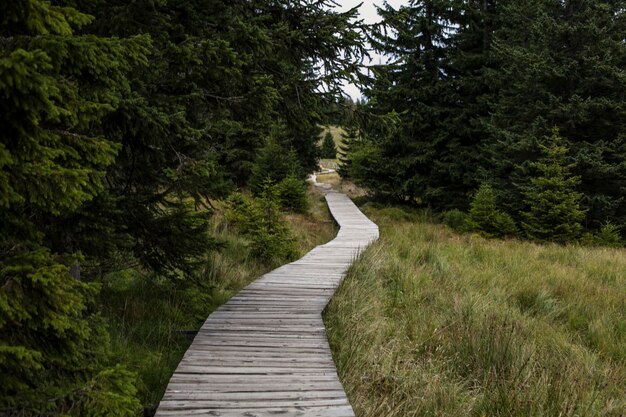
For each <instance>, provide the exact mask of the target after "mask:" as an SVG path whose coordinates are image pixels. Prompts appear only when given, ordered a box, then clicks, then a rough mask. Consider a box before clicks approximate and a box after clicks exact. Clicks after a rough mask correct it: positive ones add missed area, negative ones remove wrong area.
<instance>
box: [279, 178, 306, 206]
mask: <svg viewBox="0 0 626 417" xmlns="http://www.w3.org/2000/svg"><path fill="white" fill-rule="evenodd" d="M306 188H307V185H306V183H305V182H304V181H302V180H301V179H299V178H297V177H296V176H294V175H290V176H288V177H287V178H285V179H284V180H282V181H281V182H279V183H278V184H276V185H275V191H276V194H277V197H278V201H279V203H280V206H281V207H282V208H283V209H286V210H290V211H294V212H296V213H306V212H307V211H308V209H309V200H308V199H307V195H306Z"/></svg>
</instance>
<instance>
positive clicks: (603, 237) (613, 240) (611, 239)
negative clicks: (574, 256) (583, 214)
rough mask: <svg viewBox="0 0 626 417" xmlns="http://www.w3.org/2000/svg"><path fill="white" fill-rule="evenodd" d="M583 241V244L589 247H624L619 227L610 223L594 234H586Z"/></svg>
mask: <svg viewBox="0 0 626 417" xmlns="http://www.w3.org/2000/svg"><path fill="white" fill-rule="evenodd" d="M582 240H583V244H585V245H589V246H608V247H610V248H621V247H623V246H624V244H623V243H622V238H621V236H620V234H619V227H617V226H616V225H614V224H612V223H610V222H606V223H605V224H604V225H603V226H602V227H601V228H600V230H598V231H597V232H595V233H594V234H591V233H585V234H584V236H583V239H582Z"/></svg>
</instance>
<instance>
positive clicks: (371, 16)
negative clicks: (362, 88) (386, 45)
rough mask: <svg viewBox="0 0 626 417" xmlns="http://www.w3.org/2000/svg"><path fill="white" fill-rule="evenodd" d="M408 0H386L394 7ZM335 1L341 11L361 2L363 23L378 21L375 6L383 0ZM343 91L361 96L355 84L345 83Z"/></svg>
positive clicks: (375, 57) (406, 2)
mask: <svg viewBox="0 0 626 417" xmlns="http://www.w3.org/2000/svg"><path fill="white" fill-rule="evenodd" d="M408 2H409V0H387V3H389V4H390V5H391V6H393V7H394V8H398V7H399V6H402V5H404V4H408ZM337 3H339V4H340V5H341V9H340V10H342V11H344V10H349V9H350V8H352V7H355V6H357V5H358V4H359V3H363V5H362V6H361V8H360V9H359V12H360V13H361V17H362V18H363V20H365V23H376V22H379V21H380V20H381V19H380V16H378V14H377V13H376V7H375V6H381V5H382V4H383V0H338V1H337ZM371 55H372V61H373V62H378V61H379V60H381V59H382V57H381V56H378V55H376V54H374V53H372V54H371ZM344 90H345V92H346V93H347V94H348V95H349V96H350V97H352V98H353V99H355V100H356V99H357V98H359V97H360V96H361V93H360V92H359V89H358V88H357V87H356V86H355V85H346V86H345V88H344Z"/></svg>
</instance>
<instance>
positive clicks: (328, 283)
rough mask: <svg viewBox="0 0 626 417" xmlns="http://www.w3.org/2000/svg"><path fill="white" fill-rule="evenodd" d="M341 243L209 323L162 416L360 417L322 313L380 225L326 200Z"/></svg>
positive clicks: (336, 196) (256, 287) (269, 278)
mask: <svg viewBox="0 0 626 417" xmlns="http://www.w3.org/2000/svg"><path fill="white" fill-rule="evenodd" d="M326 201H327V202H328V206H329V208H330V211H331V213H332V215H333V217H334V218H335V220H336V221H337V223H338V224H339V226H340V230H339V233H338V234H337V237H336V238H335V239H333V240H332V241H331V242H329V243H327V244H325V245H321V246H318V247H316V248H315V249H313V250H312V251H311V252H309V253H308V254H306V255H305V256H304V257H303V258H301V259H300V260H298V261H296V262H293V263H290V264H288V265H284V266H282V267H280V268H278V269H275V270H274V271H272V272H269V273H267V274H265V275H263V276H262V277H260V278H259V279H257V280H256V281H255V282H253V283H252V284H250V285H248V286H247V287H246V288H244V289H243V290H242V291H241V292H240V293H239V294H237V295H236V296H234V297H233V298H232V299H231V300H230V301H228V302H227V303H226V304H224V305H223V306H222V307H220V308H219V309H218V310H216V311H215V312H214V313H213V314H211V315H210V316H209V318H208V319H207V320H206V322H205V323H204V325H203V326H202V328H201V329H200V331H199V332H198V335H197V336H196V338H195V339H194V341H193V343H192V344H191V346H190V347H189V350H187V353H186V354H185V356H184V357H183V359H182V361H181V362H180V364H179V365H178V368H177V369H176V371H175V372H174V375H173V376H172V378H171V380H170V382H169V385H168V386H167V390H166V392H165V396H164V397H163V399H162V401H161V403H160V405H159V408H158V410H157V413H156V416H157V417H167V416H211V417H216V416H221V417H268V416H284V417H295V416H308V417H354V412H353V411H352V407H351V406H350V403H349V402H348V398H347V397H346V394H345V392H344V390H343V387H342V386H341V383H340V382H339V378H338V377H337V371H336V369H335V364H334V362H333V359H332V356H331V352H330V348H329V346H328V341H327V339H326V331H325V329H324V323H323V322H322V315H321V313H322V310H323V309H324V307H325V306H326V304H327V303H328V301H329V300H330V298H331V297H332V295H333V293H334V292H335V289H336V288H337V286H338V285H339V283H340V282H341V279H342V278H343V276H344V275H345V273H346V270H347V269H348V267H349V266H350V264H351V263H352V261H353V260H354V259H355V258H356V257H357V256H358V254H359V252H360V251H361V250H362V249H364V248H365V247H366V246H367V245H369V244H370V243H371V242H372V241H374V240H376V239H377V238H378V227H377V226H376V225H375V224H374V223H372V222H371V221H370V220H369V219H368V218H367V217H365V215H364V214H363V213H361V211H360V210H359V209H358V208H357V207H356V206H355V205H354V203H352V201H351V200H350V199H349V198H348V197H347V196H345V195H344V194H340V193H335V192H330V193H328V194H327V195H326Z"/></svg>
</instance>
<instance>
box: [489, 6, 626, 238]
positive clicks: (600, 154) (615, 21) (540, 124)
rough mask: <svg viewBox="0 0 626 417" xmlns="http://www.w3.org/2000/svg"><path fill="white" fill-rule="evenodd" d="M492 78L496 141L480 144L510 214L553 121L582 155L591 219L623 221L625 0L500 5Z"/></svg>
mask: <svg viewBox="0 0 626 417" xmlns="http://www.w3.org/2000/svg"><path fill="white" fill-rule="evenodd" d="M499 19H500V23H499V25H498V28H497V30H496V32H495V35H494V51H495V52H494V60H495V61H496V62H497V66H496V67H495V68H497V70H492V71H490V73H489V80H490V81H489V82H490V84H491V85H493V86H494V89H497V90H498V91H499V93H498V94H497V95H496V96H494V99H493V114H492V117H491V118H490V119H489V127H490V129H491V136H492V137H493V141H492V142H491V143H489V144H487V146H485V147H484V148H483V151H484V153H485V154H486V155H489V157H490V159H491V164H492V166H493V169H492V170H491V171H490V176H491V177H492V178H494V179H495V181H496V182H497V186H498V188H499V189H501V190H503V191H505V193H504V194H503V203H504V204H505V205H506V207H508V208H509V210H510V211H511V212H516V213H518V212H520V211H521V210H523V209H524V202H525V199H526V197H525V195H524V194H523V192H522V190H523V187H519V186H516V185H528V183H529V179H530V178H532V175H531V173H532V167H531V164H532V163H533V162H534V161H536V160H537V159H538V158H540V157H541V153H540V151H539V149H538V147H537V146H536V141H537V139H536V138H541V137H544V136H548V135H550V134H551V133H550V132H551V129H552V128H553V127H555V126H556V127H557V128H558V130H559V134H560V135H561V136H562V137H563V139H564V141H565V143H564V145H566V146H567V147H568V148H569V149H570V153H571V157H572V159H573V160H574V161H576V165H575V166H574V167H572V170H573V174H574V175H575V176H579V177H580V186H578V187H577V189H578V190H579V191H580V192H582V193H583V194H584V196H583V198H582V200H581V204H582V206H583V207H584V209H585V210H586V218H585V221H584V223H585V225H586V226H587V227H589V228H592V229H595V228H599V227H600V226H601V225H602V223H603V222H605V221H606V220H609V221H611V222H613V223H615V224H624V222H625V221H626V199H625V197H626V195H624V190H626V173H625V172H624V170H623V169H622V167H623V161H624V160H625V159H626V142H624V141H625V140H626V119H625V118H624V117H622V114H624V112H625V111H626V100H624V98H625V97H626V83H625V82H624V78H623V68H624V63H625V62H626V44H625V43H624V39H625V38H626V16H625V14H624V9H623V3H622V2H619V1H606V0H590V1H563V2H554V1H550V0H532V1H521V0H513V1H510V2H506V3H502V5H501V10H500V13H499Z"/></svg>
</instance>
